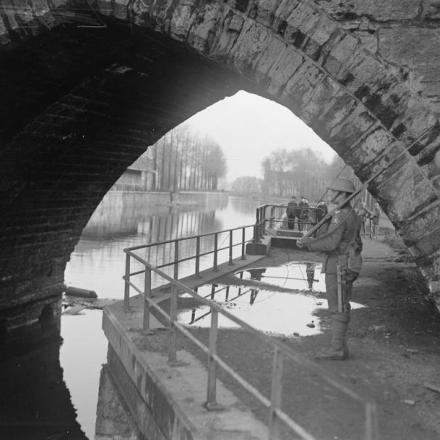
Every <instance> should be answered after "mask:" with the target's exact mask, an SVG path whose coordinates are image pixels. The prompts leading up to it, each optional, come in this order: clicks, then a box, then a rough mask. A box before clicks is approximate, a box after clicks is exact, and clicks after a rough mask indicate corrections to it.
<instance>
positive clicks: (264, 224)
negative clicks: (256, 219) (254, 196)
mask: <svg viewBox="0 0 440 440" xmlns="http://www.w3.org/2000/svg"><path fill="white" fill-rule="evenodd" d="M266 208H267V205H264V206H263V209H262V216H261V221H262V224H261V236H263V235H264V234H265V233H266Z"/></svg>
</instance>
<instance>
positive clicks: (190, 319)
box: [178, 261, 363, 336]
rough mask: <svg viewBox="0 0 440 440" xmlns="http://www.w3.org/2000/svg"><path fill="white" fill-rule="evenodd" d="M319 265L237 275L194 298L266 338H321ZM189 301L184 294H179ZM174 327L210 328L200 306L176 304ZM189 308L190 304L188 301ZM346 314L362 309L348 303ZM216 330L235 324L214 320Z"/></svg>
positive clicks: (321, 280) (304, 264)
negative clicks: (217, 306)
mask: <svg viewBox="0 0 440 440" xmlns="http://www.w3.org/2000/svg"><path fill="white" fill-rule="evenodd" d="M321 269H322V265H321V264H318V263H315V262H301V263H299V262H296V261H291V262H289V263H286V264H283V265H281V266H277V267H261V268H252V269H247V270H244V271H240V272H238V273H236V274H235V276H236V280H231V279H228V283H230V284H221V283H218V284H208V285H205V286H201V287H199V288H198V289H197V292H198V294H199V295H201V296H203V297H204V298H209V299H211V300H214V301H216V302H217V303H218V304H220V305H222V306H223V307H225V308H227V309H228V311H229V312H231V313H232V314H233V315H235V316H236V317H238V318H240V319H242V320H243V321H245V322H246V323H248V324H250V325H252V326H253V327H255V328H257V329H259V330H262V331H264V332H266V333H271V334H276V335H283V336H310V335H315V334H318V333H322V325H321V318H320V316H321V314H320V313H319V310H326V309H327V303H326V301H325V300H324V299H323V298H324V292H325V276H324V274H322V273H321ZM182 297H183V298H190V295H189V294H188V295H187V294H185V295H182ZM182 304H183V305H182V307H181V310H180V312H179V316H178V320H179V322H181V323H183V324H185V325H188V326H193V327H210V325H211V318H210V314H211V313H210V309H209V307H208V306H204V305H200V306H197V307H192V306H191V308H190V309H188V308H187V309H185V301H183V302H182ZM189 304H193V302H192V303H191V302H189ZM351 307H352V309H358V308H361V307H363V306H362V305H361V304H358V303H354V302H351ZM219 327H220V328H230V329H231V328H238V325H237V324H235V323H234V322H232V321H230V320H229V319H227V318H226V317H224V316H222V315H219Z"/></svg>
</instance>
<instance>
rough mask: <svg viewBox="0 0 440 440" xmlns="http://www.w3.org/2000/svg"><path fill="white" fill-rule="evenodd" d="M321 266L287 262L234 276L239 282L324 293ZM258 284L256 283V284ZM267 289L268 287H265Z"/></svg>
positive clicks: (323, 276) (311, 263)
mask: <svg viewBox="0 0 440 440" xmlns="http://www.w3.org/2000/svg"><path fill="white" fill-rule="evenodd" d="M321 269H322V264H320V263H316V262H315V263H314V262H302V263H298V262H289V263H286V264H283V265H282V266H277V267H263V268H255V269H248V270H244V271H241V272H237V273H236V274H235V276H236V277H238V278H239V279H240V280H255V281H258V282H261V283H262V284H263V283H264V284H272V285H273V286H274V288H275V289H276V286H278V287H282V288H283V290H284V289H292V290H295V291H298V290H299V291H307V292H309V293H311V292H325V275H324V274H323V273H321ZM256 284H258V283H256ZM267 287H269V286H267Z"/></svg>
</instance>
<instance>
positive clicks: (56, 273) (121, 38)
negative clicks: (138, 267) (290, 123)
mask: <svg viewBox="0 0 440 440" xmlns="http://www.w3.org/2000/svg"><path fill="white" fill-rule="evenodd" d="M10 5H11V7H10V8H9V9H7V8H4V11H3V15H2V17H3V18H2V20H3V25H0V42H1V43H2V45H3V46H2V49H1V53H0V78H1V79H2V81H1V83H0V94H1V96H2V99H1V101H0V115H1V125H0V136H1V137H0V139H1V151H0V154H1V159H2V160H1V162H0V169H1V176H2V177H1V185H2V199H1V204H2V217H1V222H0V236H1V242H2V245H1V247H0V267H1V279H0V315H1V319H3V321H5V322H7V324H8V325H14V324H19V323H20V322H22V321H23V319H24V320H29V319H32V318H35V317H37V316H38V313H39V310H40V309H41V307H42V306H44V304H46V303H48V302H53V301H57V300H58V298H59V295H60V292H61V290H62V283H63V273H64V267H65V264H66V262H67V260H68V258H69V256H70V253H71V251H72V250H73V247H74V245H75V244H76V242H77V240H78V238H79V236H80V233H81V230H82V228H83V227H84V226H85V224H86V222H87V220H88V218H89V217H90V215H91V214H92V213H93V211H94V209H95V207H96V206H97V204H98V203H99V201H100V200H101V199H102V197H103V195H104V194H105V192H106V191H107V190H108V189H109V187H110V186H111V185H112V184H113V183H114V181H115V180H116V179H117V178H118V177H119V176H120V175H121V173H122V172H123V171H124V170H125V168H126V167H127V166H128V165H129V164H130V163H131V162H133V161H134V160H135V159H136V158H137V157H138V156H139V155H140V154H142V153H143V152H144V151H145V149H146V147H147V146H148V145H151V144H153V143H154V142H155V141H157V140H158V139H159V138H160V137H161V136H162V135H163V134H165V133H166V132H167V131H169V130H170V129H171V128H173V127H175V126H176V125H178V124H179V123H180V122H182V121H184V120H185V119H187V118H188V117H190V116H191V115H193V114H194V113H196V112H197V111H200V110H202V109H203V108H205V107H206V106H208V105H210V104H212V103H214V102H216V101H218V100H219V99H221V98H223V97H225V96H228V95H231V94H233V93H235V92H236V91H238V90H241V89H244V90H248V91H251V92H254V93H258V94H260V95H263V96H267V97H271V99H274V100H276V101H277V102H279V103H281V104H283V105H285V106H286V107H288V108H290V109H291V110H292V111H294V112H295V114H296V115H297V116H299V117H300V118H301V119H302V120H303V121H304V122H306V123H307V124H308V125H309V126H311V127H312V128H313V129H314V130H315V132H316V133H317V134H318V135H319V136H321V137H322V139H323V140H325V141H326V142H327V143H328V144H329V145H330V146H332V147H333V148H334V150H335V151H336V152H337V153H338V154H339V155H340V156H341V157H342V158H343V159H344V160H345V161H346V162H347V163H348V164H349V165H351V166H352V167H353V169H354V170H355V172H356V173H357V175H358V176H359V177H360V178H361V180H363V181H366V180H367V179H369V178H370V177H371V176H373V175H375V174H376V173H377V172H378V171H381V170H382V171H383V172H382V173H381V174H380V175H379V176H378V177H377V178H376V179H375V180H374V181H373V182H371V184H370V185H369V189H370V191H371V192H372V193H373V195H375V196H376V197H377V199H378V200H379V202H380V203H381V205H382V207H383V209H384V210H385V212H386V213H387V214H388V216H389V217H390V219H391V221H392V222H393V223H394V225H395V226H396V228H397V230H398V231H399V233H400V234H401V235H402V237H403V238H404V240H405V243H406V244H407V245H408V247H409V249H410V251H411V252H412V254H413V255H414V256H415V257H416V259H417V262H418V264H419V266H420V267H421V269H422V271H423V272H424V274H425V276H426V277H427V279H428V280H429V282H430V287H431V290H432V292H433V294H434V296H435V294H436V293H437V292H438V291H440V287H439V286H440V284H439V280H438V273H439V269H438V265H439V264H440V257H439V255H440V254H439V252H438V249H439V248H440V230H439V227H440V225H439V224H438V221H437V219H438V217H439V210H440V203H439V200H438V188H437V186H436V185H437V184H436V182H437V180H436V174H437V169H436V167H435V165H434V162H433V159H434V157H435V154H436V152H437V150H438V149H439V147H440V142H439V136H440V124H439V122H438V119H437V115H436V112H435V110H434V109H433V108H432V106H431V105H430V104H429V103H428V102H426V100H425V99H424V97H423V96H421V95H420V93H418V91H417V90H414V88H413V87H412V84H413V81H410V79H411V72H410V71H408V68H407V67H402V66H399V65H396V64H395V63H391V62H389V61H387V60H385V59H383V57H381V56H380V54H377V53H372V52H371V50H370V49H369V48H368V47H365V44H364V42H362V41H361V40H360V39H359V38H357V37H356V36H355V35H353V34H352V33H350V32H349V31H346V30H345V29H344V28H343V27H342V26H341V25H340V23H339V22H338V21H337V20H335V19H334V17H332V16H331V15H329V12H328V11H327V10H324V9H321V8H320V7H319V5H317V4H315V3H312V2H307V1H302V2H299V1H296V0H289V1H285V0H272V1H270V0H265V1H263V0H259V1H258V0H254V1H251V0H236V1H225V2H224V1H202V0H197V1H196V0H194V1H192V0H181V1H178V0H173V1H171V0H168V1H152V0H143V1H141V0H139V1H138V0H135V1H122V0H121V1H119V0H116V1H112V2H106V1H103V0H100V1H98V2H94V1H91V0H90V1H87V2H86V1H79V0H78V1H69V2H67V1H65V0H57V1H56V2H45V1H43V0H38V1H37V0H34V1H30V2H27V3H26V5H27V6H26V8H28V9H26V14H24V13H23V12H22V11H23V8H21V9H20V8H18V7H17V2H14V1H11V3H10ZM84 26H86V27H84ZM32 304H34V307H32V306H31V305H32Z"/></svg>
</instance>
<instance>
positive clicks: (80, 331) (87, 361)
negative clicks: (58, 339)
mask: <svg viewBox="0 0 440 440" xmlns="http://www.w3.org/2000/svg"><path fill="white" fill-rule="evenodd" d="M101 321H102V312H101V311H100V310H84V311H83V312H82V313H81V315H63V318H62V321H61V336H62V337H63V340H64V342H63V345H62V347H61V351H60V361H61V365H62V366H63V370H64V380H65V382H66V385H67V386H68V388H69V390H70V393H71V395H72V402H73V405H74V407H75V408H76V409H77V414H78V415H77V417H78V422H79V423H80V424H81V427H82V429H83V430H84V431H85V433H86V434H87V436H88V437H89V438H90V439H92V438H93V436H94V432H95V420H96V406H97V403H98V384H99V372H100V369H101V365H102V364H103V363H105V361H106V357H107V341H106V338H105V336H104V333H103V331H102V329H101Z"/></svg>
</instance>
